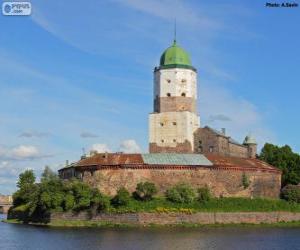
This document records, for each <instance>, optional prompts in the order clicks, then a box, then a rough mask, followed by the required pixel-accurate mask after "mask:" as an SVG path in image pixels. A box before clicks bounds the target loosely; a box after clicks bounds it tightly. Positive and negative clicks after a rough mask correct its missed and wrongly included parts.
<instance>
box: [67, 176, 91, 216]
mask: <svg viewBox="0 0 300 250" xmlns="http://www.w3.org/2000/svg"><path fill="white" fill-rule="evenodd" d="M72 192H73V194H74V198H75V206H74V209H75V210H83V209H87V208H89V207H90V205H91V199H92V190H91V188H90V187H89V186H88V185H87V184H85V183H83V182H81V181H78V180H76V181H73V182H72Z"/></svg>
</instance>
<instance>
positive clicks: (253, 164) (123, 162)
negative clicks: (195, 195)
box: [70, 153, 281, 172]
mask: <svg viewBox="0 0 300 250" xmlns="http://www.w3.org/2000/svg"><path fill="white" fill-rule="evenodd" d="M205 157H206V158H207V159H208V160H209V161H211V162H212V163H213V166H209V168H222V169H233V170H251V171H253V170H261V171H270V172H281V171H280V170H279V169H278V168H275V167H273V166H271V165H269V164H267V163H266V162H263V161H260V160H258V159H250V158H238V157H225V156H220V155H215V154H205ZM152 165H153V164H152ZM152 165H151V164H145V163H144V161H143V158H142V155H141V154H123V153H101V154H95V155H93V156H89V157H86V158H85V159H81V160H80V161H78V162H76V163H74V164H72V165H71V166H70V167H81V168H82V167H92V166H98V167H101V166H102V167H105V166H122V167H126V166H128V167H134V166H136V167H137V168H147V167H148V168H149V167H159V166H157V164H156V165H155V166H154V165H153V166H152ZM172 166H173V167H176V166H177V165H176V164H173V163H170V164H167V165H162V166H160V167H165V168H168V167H172ZM177 167H179V166H177ZM181 167H184V166H181ZM186 167H188V166H186ZM193 167H198V166H197V165H195V166H193ZM199 167H207V166H201V165H200V164H199ZM134 168H135V167H134Z"/></svg>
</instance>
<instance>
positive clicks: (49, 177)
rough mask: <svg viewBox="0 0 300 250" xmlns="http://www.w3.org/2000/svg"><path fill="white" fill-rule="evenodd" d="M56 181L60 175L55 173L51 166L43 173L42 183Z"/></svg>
mask: <svg viewBox="0 0 300 250" xmlns="http://www.w3.org/2000/svg"><path fill="white" fill-rule="evenodd" d="M54 179H58V175H57V174H56V173H55V172H54V171H52V169H51V168H50V167H49V166H46V167H45V168H44V171H43V173H42V177H41V181H42V182H43V181H50V180H54Z"/></svg>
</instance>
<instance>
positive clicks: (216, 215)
mask: <svg viewBox="0 0 300 250" xmlns="http://www.w3.org/2000/svg"><path fill="white" fill-rule="evenodd" d="M55 220H68V221H70V220H72V221H74V220H75V221H84V220H89V221H97V222H103V223H113V224H133V225H150V224H157V225H170V224H172V225H173V224H182V223H193V224H217V223H218V224H241V223H248V224H260V223H268V224H270V223H277V222H292V221H300V213H292V212H232V213H222V212H212V213H206V212H198V213H192V214H185V213H174V212H173V213H123V214H106V213H100V214H96V215H91V214H89V213H87V212H81V213H53V214H52V215H51V219H50V221H55Z"/></svg>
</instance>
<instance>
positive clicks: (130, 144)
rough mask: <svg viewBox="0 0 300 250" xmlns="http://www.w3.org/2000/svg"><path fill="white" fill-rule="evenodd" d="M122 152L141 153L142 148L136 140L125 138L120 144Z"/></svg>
mask: <svg viewBox="0 0 300 250" xmlns="http://www.w3.org/2000/svg"><path fill="white" fill-rule="evenodd" d="M119 150H120V151H121V152H124V153H140V152H141V148H140V146H139V145H138V144H137V143H136V141H135V140H125V141H122V142H121V144H120V149H119Z"/></svg>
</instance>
